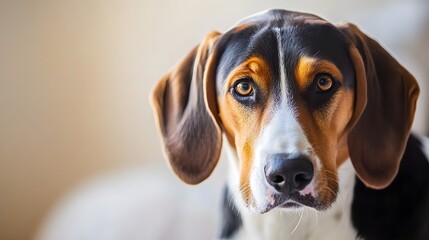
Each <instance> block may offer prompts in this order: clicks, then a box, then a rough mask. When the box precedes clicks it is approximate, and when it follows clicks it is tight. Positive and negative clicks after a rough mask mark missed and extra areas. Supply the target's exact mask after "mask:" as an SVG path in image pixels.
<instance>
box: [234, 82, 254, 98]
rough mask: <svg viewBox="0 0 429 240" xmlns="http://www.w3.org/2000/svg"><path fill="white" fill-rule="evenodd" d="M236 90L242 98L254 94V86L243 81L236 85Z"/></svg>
mask: <svg viewBox="0 0 429 240" xmlns="http://www.w3.org/2000/svg"><path fill="white" fill-rule="evenodd" d="M234 90H235V92H236V93H237V94H239V95H240V96H249V95H251V94H252V93H253V87H252V84H250V83H248V82H245V81H242V82H239V83H238V84H237V85H235V87H234Z"/></svg>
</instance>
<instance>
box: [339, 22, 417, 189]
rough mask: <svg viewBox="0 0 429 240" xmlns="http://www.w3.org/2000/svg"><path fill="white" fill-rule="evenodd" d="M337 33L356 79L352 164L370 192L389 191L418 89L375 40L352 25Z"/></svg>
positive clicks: (405, 139) (349, 137)
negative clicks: (346, 46) (345, 41)
mask: <svg viewBox="0 0 429 240" xmlns="http://www.w3.org/2000/svg"><path fill="white" fill-rule="evenodd" d="M339 29H340V30H341V31H342V32H343V33H344V34H345V35H346V36H347V37H348V38H349V39H350V40H351V42H352V43H351V46H350V57H351V60H352V62H353V65H354V69H355V74H356V86H355V87H356V89H355V111H354V114H353V116H352V119H351V122H350V126H351V130H350V132H349V135H348V148H349V154H350V158H351V161H352V163H353V166H354V167H355V169H356V172H357V175H358V177H359V178H360V179H361V180H362V182H364V183H365V185H367V186H368V187H371V188H374V189H381V188H384V187H387V186H388V185H389V184H390V183H391V182H392V181H393V179H394V178H395V177H396V174H397V172H398V168H399V163H400V161H401V158H402V155H403V153H404V150H405V146H406V143H407V140H408V137H409V134H410V129H411V126H412V123H413V118H414V112H415V109H416V101H417V97H418V95H419V87H418V85H417V82H416V80H415V79H414V77H413V76H412V75H411V74H410V73H409V72H408V71H407V70H406V69H405V68H403V67H402V66H401V65H400V64H399V63H398V62H397V61H396V60H395V59H394V58H393V57H392V56H391V55H390V54H389V53H388V52H387V51H386V50H384V49H383V47H381V46H380V45H379V44H378V43H377V42H376V41H374V40H373V39H371V38H369V37H368V36H366V35H365V34H364V33H362V32H361V31H360V30H359V29H358V28H357V27H356V26H355V25H353V24H346V25H343V26H340V27H339Z"/></svg>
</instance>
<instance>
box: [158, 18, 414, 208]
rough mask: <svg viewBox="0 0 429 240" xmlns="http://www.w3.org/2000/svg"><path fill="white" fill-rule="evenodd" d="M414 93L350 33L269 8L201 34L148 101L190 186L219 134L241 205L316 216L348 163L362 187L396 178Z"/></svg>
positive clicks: (388, 61) (214, 150)
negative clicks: (229, 154) (309, 211)
mask: <svg viewBox="0 0 429 240" xmlns="http://www.w3.org/2000/svg"><path fill="white" fill-rule="evenodd" d="M417 95H418V87H417V84H416V82H415V80H414V78H413V77H412V76H411V75H410V74H409V73H408V72H407V71H406V70H405V69H403V68H402V67H401V66H400V65H399V64H398V63H397V62H396V61H395V60H394V59H393V58H392V57H391V56H390V55H389V54H388V53H387V52H385V51H384V49H383V48H381V47H380V46H379V45H378V44H377V43H376V42H375V41H373V40H372V39H370V38H368V37H366V36H365V35H364V34H363V33H361V32H360V31H359V30H358V29H357V28H356V27H354V26H351V25H345V26H341V27H336V26H334V25H332V24H330V23H328V22H327V21H325V20H323V19H320V18H319V17H316V16H314V15H309V14H302V13H295V12H289V11H284V10H272V11H268V12H264V13H262V14H258V15H255V16H252V17H250V18H248V19H245V20H243V21H242V22H240V23H239V24H238V25H236V26H235V27H233V28H232V29H231V30H229V31H228V32H226V33H225V34H223V35H221V34H218V33H213V34H211V35H209V36H208V37H207V38H206V39H205V40H204V41H203V43H201V44H200V46H199V47H198V48H197V49H195V50H194V51H193V52H191V54H190V55H189V56H188V57H187V58H185V60H183V62H182V63H181V64H180V65H179V66H178V67H177V68H176V69H175V70H174V71H173V72H172V73H170V74H169V75H167V76H166V77H165V78H164V79H162V80H161V81H160V83H159V84H158V85H157V87H156V89H155V91H154V95H153V103H154V106H155V111H156V114H157V116H158V118H157V120H158V123H159V127H160V129H161V132H162V134H163V136H164V144H165V149H166V153H167V156H168V158H169V160H170V163H171V166H172V167H173V169H174V170H175V172H176V173H177V174H178V176H179V177H180V178H182V179H183V180H184V181H186V182H188V183H192V184H194V183H198V182H200V181H202V180H204V179H205V178H206V177H208V176H209V174H210V173H211V171H212V170H213V168H214V166H215V164H216V162H217V160H218V158H219V151H220V148H221V144H222V134H223V135H224V136H225V137H226V139H227V141H228V144H229V145H230V146H231V148H232V149H233V152H234V155H236V159H234V160H233V161H236V162H235V164H236V166H237V169H236V170H235V171H236V173H235V175H236V178H237V179H234V180H233V181H232V182H235V183H237V184H236V188H237V189H233V190H235V191H236V192H239V193H240V194H239V197H240V198H241V199H242V200H243V201H242V202H243V203H244V204H245V205H246V206H247V207H248V208H249V209H251V210H253V211H256V212H259V213H264V212H267V211H269V210H271V209H273V208H275V207H284V208H295V207H299V206H303V205H304V206H308V207H313V208H315V209H317V210H324V209H327V208H328V207H329V206H330V205H331V204H332V203H333V202H334V201H335V198H336V195H337V192H338V186H339V185H338V181H339V179H338V168H339V166H340V165H341V164H342V163H343V162H344V161H345V160H346V159H347V158H348V157H350V158H351V160H352V162H353V165H354V167H355V168H356V171H357V174H358V176H359V177H360V178H361V179H362V180H363V181H364V182H365V183H366V184H367V185H368V186H370V187H373V188H382V187H385V186H387V185H388V184H389V183H390V182H391V181H392V180H393V178H394V177H395V175H396V172H397V168H398V165H399V160H400V158H401V156H402V153H403V150H404V146H405V142H406V139H407V138H408V134H409V130H410V127H411V123H412V119H413V116H414V110H415V102H416V98H417Z"/></svg>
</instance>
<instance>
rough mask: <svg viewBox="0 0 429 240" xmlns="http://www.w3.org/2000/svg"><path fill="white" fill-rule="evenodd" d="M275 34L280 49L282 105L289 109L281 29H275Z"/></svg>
mask: <svg viewBox="0 0 429 240" xmlns="http://www.w3.org/2000/svg"><path fill="white" fill-rule="evenodd" d="M273 30H274V33H275V34H276V38H277V49H278V57H279V71H280V96H281V105H282V107H287V103H288V99H287V92H288V91H287V85H286V70H285V64H284V54H283V46H282V35H281V32H280V28H277V27H276V28H273Z"/></svg>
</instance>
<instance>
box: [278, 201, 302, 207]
mask: <svg viewBox="0 0 429 240" xmlns="http://www.w3.org/2000/svg"><path fill="white" fill-rule="evenodd" d="M278 207H279V208H300V207H303V205H302V204H301V203H299V202H296V201H293V200H287V201H286V202H284V203H282V204H280V205H279V206H278Z"/></svg>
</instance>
